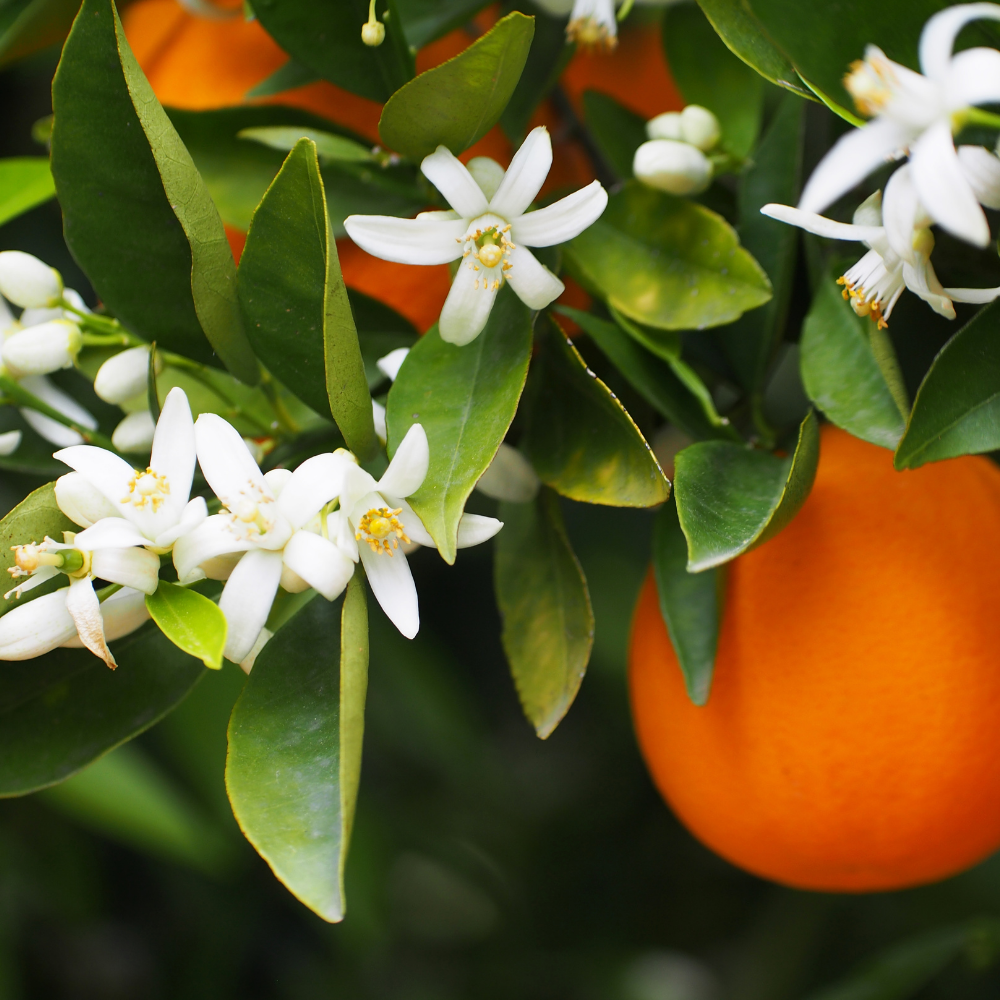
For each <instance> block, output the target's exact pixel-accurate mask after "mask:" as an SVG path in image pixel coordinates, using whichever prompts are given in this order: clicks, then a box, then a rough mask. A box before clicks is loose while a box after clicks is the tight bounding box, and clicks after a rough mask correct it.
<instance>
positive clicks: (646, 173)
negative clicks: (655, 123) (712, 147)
mask: <svg viewBox="0 0 1000 1000" xmlns="http://www.w3.org/2000/svg"><path fill="white" fill-rule="evenodd" d="M632 170H633V171H634V172H635V176H636V177H638V178H639V180H641V181H642V182H643V183H644V184H648V185H649V186H650V187H654V188H659V189H660V190H661V191H668V192H669V193H670V194H698V193H699V192H700V191H704V190H705V188H707V187H708V185H709V184H710V183H711V180H712V164H711V163H710V162H709V160H708V157H706V156H705V154H704V153H703V152H702V151H701V150H700V149H695V147H694V146H691V145H689V144H688V143H686V142H674V141H673V140H671V139H653V140H651V141H650V142H644V143H643V144H642V145H641V146H640V147H639V148H638V149H637V150H636V151H635V159H634V160H633V161H632Z"/></svg>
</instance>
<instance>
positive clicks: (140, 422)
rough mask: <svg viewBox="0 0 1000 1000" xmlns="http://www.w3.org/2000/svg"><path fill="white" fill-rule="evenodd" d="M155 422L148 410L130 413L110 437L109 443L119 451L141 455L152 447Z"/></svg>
mask: <svg viewBox="0 0 1000 1000" xmlns="http://www.w3.org/2000/svg"><path fill="white" fill-rule="evenodd" d="M155 431H156V421H155V420H153V415H152V414H151V413H150V412H149V410H139V411H138V412H137V413H130V414H129V415H128V416H127V417H126V418H125V419H124V420H123V421H122V422H121V423H120V424H119V425H118V426H117V427H116V428H115V432H114V434H112V435H111V443H112V444H113V445H114V446H115V447H116V448H117V449H118V450H119V451H124V452H132V453H137V454H143V453H147V452H149V450H150V449H151V448H152V447H153V433H154V432H155Z"/></svg>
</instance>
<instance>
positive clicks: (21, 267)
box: [0, 250, 63, 309]
mask: <svg viewBox="0 0 1000 1000" xmlns="http://www.w3.org/2000/svg"><path fill="white" fill-rule="evenodd" d="M62 293H63V282H62V276H61V275H60V274H59V272H58V271H57V270H56V269H55V268H54V267H49V265H48V264H45V263H43V262H42V261H40V260H39V259H38V258H37V257H32V255H31V254H30V253H23V252H22V251H20V250H4V251H3V252H2V253H0V295H2V296H3V297H4V298H5V299H7V301H8V302H13V303H14V305H16V306H21V308H22V309H36V308H37V309H50V308H52V307H53V306H55V305H58V303H59V300H60V299H61V298H62Z"/></svg>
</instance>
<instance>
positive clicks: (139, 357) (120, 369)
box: [94, 346, 149, 403]
mask: <svg viewBox="0 0 1000 1000" xmlns="http://www.w3.org/2000/svg"><path fill="white" fill-rule="evenodd" d="M148 377H149V348H148V347H144V346H143V347H130V348H129V349H128V350H127V351H122V352H121V353H120V354H116V355H114V357H111V358H108V360H107V361H105V362H104V364H103V365H101V367H100V368H99V369H98V370H97V376H96V377H95V378H94V392H96V393H97V395H98V396H100V397H101V399H103V400H104V401H105V402H106V403H124V402H125V401H126V400H129V399H134V398H135V397H136V396H138V395H139V394H140V393H144V392H145V391H146V382H147V379H148Z"/></svg>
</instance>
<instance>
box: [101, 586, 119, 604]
mask: <svg viewBox="0 0 1000 1000" xmlns="http://www.w3.org/2000/svg"><path fill="white" fill-rule="evenodd" d="M121 589H122V585H121V584H120V583H109V584H108V585H107V586H106V587H101V589H100V590H99V591H98V592H97V599H98V601H100V602H101V603H102V604H103V603H104V602H105V601H106V600H107V599H108V598H109V597H110V596H111V595H112V594H117V593H118V591H119V590H121Z"/></svg>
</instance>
